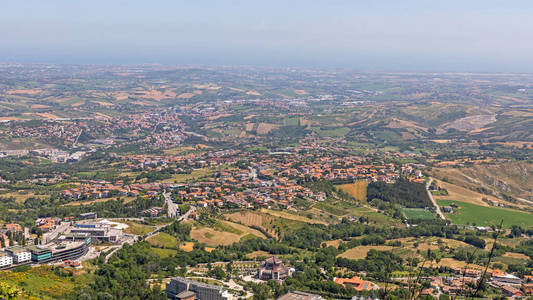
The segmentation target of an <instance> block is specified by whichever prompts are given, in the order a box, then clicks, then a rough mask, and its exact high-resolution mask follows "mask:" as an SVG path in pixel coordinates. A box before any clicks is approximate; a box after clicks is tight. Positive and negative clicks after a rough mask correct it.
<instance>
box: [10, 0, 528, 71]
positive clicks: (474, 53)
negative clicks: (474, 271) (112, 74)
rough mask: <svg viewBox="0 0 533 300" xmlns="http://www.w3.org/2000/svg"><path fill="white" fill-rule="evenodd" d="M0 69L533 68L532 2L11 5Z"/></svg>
mask: <svg viewBox="0 0 533 300" xmlns="http://www.w3.org/2000/svg"><path fill="white" fill-rule="evenodd" d="M0 62H21V63H33V62H39V63H74V64H77V63H81V64H139V63H160V64H181V65H183V64H185V65H189V64H190V65H251V66H287V67H314V68H322V67H331V68H349V69H356V70H361V71H459V72H463V71H466V72H527V73H533V1H530V0H529V1H513V0H507V1H491V0H467V1H465V0H461V1H456V0H446V1H442V0H440V1H432V0H402V1H399V0H392V1H385V0H383V1H374V0H368V1H357V0H350V1H335V0H328V1H313V0H307V1H299V0H294V1H292V0H291V1H277V0H269V1H251V0H247V1H204V0H198V1H176V0H172V1H170V0H169V1H163V0H161V1H135V0H128V1H122V0H111V1H110V0H106V1H102V0H91V1H78V0H76V1H73V0H64V1H57V0H47V1H43V0H23V1H21V0H3V1H1V3H0Z"/></svg>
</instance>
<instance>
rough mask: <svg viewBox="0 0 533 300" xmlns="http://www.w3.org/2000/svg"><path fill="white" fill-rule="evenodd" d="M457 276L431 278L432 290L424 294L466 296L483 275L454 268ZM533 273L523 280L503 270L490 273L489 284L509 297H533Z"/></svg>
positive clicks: (476, 271) (471, 270) (469, 270)
mask: <svg viewBox="0 0 533 300" xmlns="http://www.w3.org/2000/svg"><path fill="white" fill-rule="evenodd" d="M453 272H454V273H455V274H456V275H455V276H450V277H440V276H435V277H432V278H431V284H430V288H428V289H424V290H423V291H422V294H426V295H436V294H439V293H442V294H446V295H465V293H467V292H468V291H469V290H470V289H471V287H472V286H475V285H476V284H477V282H478V280H479V278H480V276H481V274H482V272H481V271H480V270H475V269H460V268H453ZM532 282H533V272H532V273H531V275H526V276H525V277H524V279H521V278H519V277H517V276H514V275H512V274H508V273H505V272H503V271H501V270H497V269H495V270H493V271H492V273H490V279H489V281H488V284H489V286H490V287H492V288H495V289H498V290H501V292H502V293H503V294H504V295H505V296H507V297H513V298H521V297H524V296H531V295H533V283H532Z"/></svg>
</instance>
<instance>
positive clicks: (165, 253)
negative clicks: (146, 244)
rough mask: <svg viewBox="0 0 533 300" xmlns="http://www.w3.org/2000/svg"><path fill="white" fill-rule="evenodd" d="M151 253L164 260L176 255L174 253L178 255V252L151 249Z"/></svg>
mask: <svg viewBox="0 0 533 300" xmlns="http://www.w3.org/2000/svg"><path fill="white" fill-rule="evenodd" d="M152 252H154V253H155V254H157V256H159V257H161V258H165V257H169V256H173V255H176V253H178V250H174V249H162V248H153V247H152Z"/></svg>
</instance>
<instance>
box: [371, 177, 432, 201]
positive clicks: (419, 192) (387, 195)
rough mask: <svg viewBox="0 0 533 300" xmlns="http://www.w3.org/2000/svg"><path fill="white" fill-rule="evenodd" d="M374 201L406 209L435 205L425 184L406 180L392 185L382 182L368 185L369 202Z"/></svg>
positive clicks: (400, 180) (401, 179)
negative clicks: (398, 205)
mask: <svg viewBox="0 0 533 300" xmlns="http://www.w3.org/2000/svg"><path fill="white" fill-rule="evenodd" d="M374 199H379V200H381V201H385V202H388V203H391V204H400V205H402V206H404V207H418V208H424V207H431V206H432V205H433V204H432V203H431V200H430V199H429V196H428V195H427V191H426V187H425V185H424V184H423V183H418V182H411V181H409V180H407V179H404V178H400V179H399V180H397V181H396V182H395V183H392V184H391V183H385V182H381V181H378V182H371V183H370V184H368V188H367V200H368V202H371V201H372V200H374Z"/></svg>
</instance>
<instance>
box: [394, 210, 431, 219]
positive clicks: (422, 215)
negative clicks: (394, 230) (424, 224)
mask: <svg viewBox="0 0 533 300" xmlns="http://www.w3.org/2000/svg"><path fill="white" fill-rule="evenodd" d="M402 212H403V214H404V215H405V217H406V218H407V220H433V219H435V218H436V216H435V214H434V213H432V212H430V211H427V210H425V209H423V208H403V209H402Z"/></svg>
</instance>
